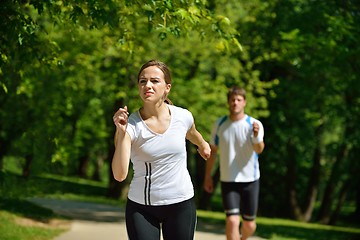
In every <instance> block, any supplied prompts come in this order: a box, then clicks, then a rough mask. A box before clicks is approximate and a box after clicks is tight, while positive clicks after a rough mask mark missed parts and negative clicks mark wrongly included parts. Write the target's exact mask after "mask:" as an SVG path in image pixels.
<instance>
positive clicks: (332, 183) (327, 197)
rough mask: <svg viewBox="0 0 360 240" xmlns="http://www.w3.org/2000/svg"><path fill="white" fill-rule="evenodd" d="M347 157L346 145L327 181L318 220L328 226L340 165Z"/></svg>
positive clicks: (341, 150) (342, 147)
mask: <svg viewBox="0 0 360 240" xmlns="http://www.w3.org/2000/svg"><path fill="white" fill-rule="evenodd" d="M346 155H347V146H346V144H345V143H344V144H342V145H341V146H340V149H339V151H338V154H337V156H336V158H335V162H334V164H333V167H332V170H331V174H330V177H329V179H328V181H327V185H326V188H325V192H324V196H323V199H322V201H321V207H320V210H319V215H318V219H319V221H320V222H321V223H324V224H328V223H329V222H330V215H331V206H332V203H333V199H334V197H333V195H334V192H335V188H336V184H337V182H338V179H339V176H340V174H341V173H340V172H339V169H340V165H341V163H342V160H343V159H344V158H345V157H346Z"/></svg>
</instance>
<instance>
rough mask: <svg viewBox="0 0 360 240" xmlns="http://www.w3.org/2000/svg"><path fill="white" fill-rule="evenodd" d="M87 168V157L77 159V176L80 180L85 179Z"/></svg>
mask: <svg viewBox="0 0 360 240" xmlns="http://www.w3.org/2000/svg"><path fill="white" fill-rule="evenodd" d="M88 166H89V156H87V155H86V156H82V157H80V159H79V168H78V172H77V175H78V176H79V177H81V178H87V168H88Z"/></svg>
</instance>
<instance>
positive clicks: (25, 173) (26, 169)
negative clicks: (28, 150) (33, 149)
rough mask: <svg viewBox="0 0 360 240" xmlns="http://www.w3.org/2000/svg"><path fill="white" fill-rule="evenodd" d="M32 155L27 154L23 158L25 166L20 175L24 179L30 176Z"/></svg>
mask: <svg viewBox="0 0 360 240" xmlns="http://www.w3.org/2000/svg"><path fill="white" fill-rule="evenodd" d="M33 159H34V158H33V155H32V154H28V155H26V156H25V164H24V167H23V171H22V175H23V177H25V178H28V177H29V176H30V169H31V164H32V162H33Z"/></svg>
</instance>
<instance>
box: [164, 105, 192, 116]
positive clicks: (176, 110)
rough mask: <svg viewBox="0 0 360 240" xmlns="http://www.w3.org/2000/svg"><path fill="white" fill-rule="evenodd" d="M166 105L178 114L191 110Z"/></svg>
mask: <svg viewBox="0 0 360 240" xmlns="http://www.w3.org/2000/svg"><path fill="white" fill-rule="evenodd" d="M168 106H169V108H170V111H172V112H175V113H180V114H183V113H187V114H191V112H190V111H189V110H188V109H186V108H183V107H179V106H175V105H168Z"/></svg>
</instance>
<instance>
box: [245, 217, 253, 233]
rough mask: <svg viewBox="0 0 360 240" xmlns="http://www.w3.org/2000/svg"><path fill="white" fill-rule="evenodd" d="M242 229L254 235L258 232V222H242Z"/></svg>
mask: <svg viewBox="0 0 360 240" xmlns="http://www.w3.org/2000/svg"><path fill="white" fill-rule="evenodd" d="M242 228H243V229H246V231H247V232H249V233H254V232H255V230H256V221H255V220H253V221H246V220H244V221H243V222H242Z"/></svg>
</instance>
